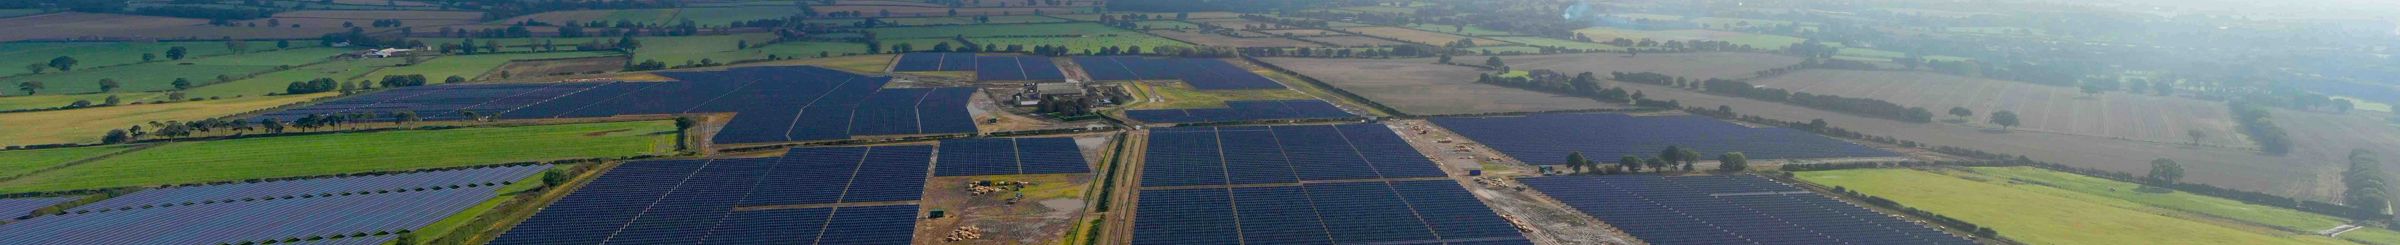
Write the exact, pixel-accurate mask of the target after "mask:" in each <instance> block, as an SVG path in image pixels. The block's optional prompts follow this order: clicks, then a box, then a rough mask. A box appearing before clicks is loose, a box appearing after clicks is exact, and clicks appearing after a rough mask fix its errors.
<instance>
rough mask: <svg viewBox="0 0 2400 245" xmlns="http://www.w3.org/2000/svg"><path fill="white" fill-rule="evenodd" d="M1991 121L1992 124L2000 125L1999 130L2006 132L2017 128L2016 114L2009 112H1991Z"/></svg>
mask: <svg viewBox="0 0 2400 245" xmlns="http://www.w3.org/2000/svg"><path fill="white" fill-rule="evenodd" d="M1991 121H1992V124H1998V125H2000V130H2008V128H2011V127H2016V126H2017V113H2016V112H2010V111H1995V112H1992V120H1991Z"/></svg>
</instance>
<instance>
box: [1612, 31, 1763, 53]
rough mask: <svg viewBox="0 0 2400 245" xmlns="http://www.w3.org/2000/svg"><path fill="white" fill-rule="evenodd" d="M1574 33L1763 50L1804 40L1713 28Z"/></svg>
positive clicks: (1613, 38)
mask: <svg viewBox="0 0 2400 245" xmlns="http://www.w3.org/2000/svg"><path fill="white" fill-rule="evenodd" d="M1575 33H1582V34H1583V35H1584V36H1586V37H1591V38H1592V40H1615V39H1617V38H1624V39H1630V40H1634V41H1641V40H1642V39H1644V38H1648V39H1651V40H1657V41H1659V42H1666V41H1668V40H1686V41H1688V40H1708V41H1726V42H1732V43H1733V44H1735V45H1747V46H1750V47H1751V48H1757V49H1765V50H1774V49H1782V48H1783V47H1784V46H1791V45H1792V44H1797V43H1800V42H1801V41H1804V40H1802V39H1800V38H1798V37H1789V36H1779V35H1767V34H1755V33H1742V32H1730V31H1715V30H1664V31H1648V30H1634V29H1620V28H1609V27H1593V28H1584V29H1582V30H1575Z"/></svg>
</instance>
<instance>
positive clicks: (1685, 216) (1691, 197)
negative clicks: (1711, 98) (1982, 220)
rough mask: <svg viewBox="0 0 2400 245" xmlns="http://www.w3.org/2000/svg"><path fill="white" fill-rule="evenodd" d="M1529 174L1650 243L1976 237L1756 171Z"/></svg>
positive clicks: (1538, 185) (1547, 189)
mask: <svg viewBox="0 0 2400 245" xmlns="http://www.w3.org/2000/svg"><path fill="white" fill-rule="evenodd" d="M1521 181H1522V182H1523V183H1525V185H1526V186H1528V187H1532V188H1534V189H1535V190H1539V191H1541V192H1542V193H1544V194H1546V195H1548V196H1550V197H1551V198H1554V199H1558V200H1559V201H1561V202H1565V203H1566V204H1567V205H1569V206H1573V207H1575V209H1577V210H1579V211H1582V212H1584V213H1586V214H1589V215H1592V217H1595V218H1599V219H1600V220H1601V221H1604V222H1608V223H1609V224H1611V225H1614V226H1616V227H1617V228H1619V229H1623V230H1625V232H1626V233H1628V234H1632V235H1633V236H1634V237H1635V238H1640V239H1642V241H1644V242H1648V243H1650V244H1974V243H1973V242H1970V241H1967V240H1966V239H1963V238H1958V237H1955V236H1950V235H1948V234H1944V233H1942V232H1941V231H1938V230H1934V229H1932V228H1928V227H1925V226H1923V225H1918V224H1915V223H1909V222H1907V221H1902V220H1899V219H1895V218H1892V217H1891V216H1887V215H1883V214H1880V213H1875V212H1874V211H1870V210H1867V209H1865V208H1860V207H1858V206H1852V205H1849V204H1847V203H1842V202H1841V201H1835V200H1833V199H1831V198H1826V197H1824V196H1820V195H1817V194H1815V193H1810V192H1805V191H1801V190H1800V189H1798V188H1793V187H1790V186H1785V185H1783V184H1782V183H1776V182H1775V181H1773V180H1768V179H1766V178H1763V177H1758V176H1753V175H1735V176H1695V177H1661V176H1651V175H1612V176H1558V177H1542V178H1528V179H1522V180H1521ZM1727 194H1733V195H1727Z"/></svg>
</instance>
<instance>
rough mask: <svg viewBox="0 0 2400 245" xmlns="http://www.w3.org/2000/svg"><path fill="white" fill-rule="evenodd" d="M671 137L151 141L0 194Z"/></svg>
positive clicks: (584, 153)
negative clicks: (148, 145) (146, 145)
mask: <svg viewBox="0 0 2400 245" xmlns="http://www.w3.org/2000/svg"><path fill="white" fill-rule="evenodd" d="M674 131H675V125H674V124H673V123H670V122H666V121H645V122H615V123H587V124H565V125H544V126H517V127H489V128H463V129H446V130H409V131H383V132H368V133H342V134H324V135H303V136H281V137H257V138H244V139H230V140H216V141H192V142H171V143H158V144H161V145H158V146H156V147H153V148H150V149H144V150H140V151H135V152H130V153H126V154H123V155H118V156H115V157H109V158H106V159H100V160H96V161H92V162H87V163H83V164H79V165H75V166H72V167H67V168H63V169H59V170H56V171H49V172H43V173H39V174H34V175H29V176H26V177H24V178H18V179H13V180H9V181H0V193H4V192H31V191H59V190H74V189H92V188H108V187H121V186H147V185H162V184H177V183H194V182H211V181H230V180H243V179H253V178H273V177H290V176H309V175H326V174H339V173H356V172H368V171H390V170H408V169H421V168H440V167H456V166H469V165H480V164H498V163H508V162H520V161H541V160H557V159H577V158H614V157H627V156H638V155H650V154H661V153H665V152H668V151H671V150H673V147H674V135H675V133H674ZM14 154H19V152H14V151H8V152H0V157H7V155H14Z"/></svg>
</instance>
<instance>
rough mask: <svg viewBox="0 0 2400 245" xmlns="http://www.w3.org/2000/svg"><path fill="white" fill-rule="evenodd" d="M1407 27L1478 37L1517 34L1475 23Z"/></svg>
mask: <svg viewBox="0 0 2400 245" xmlns="http://www.w3.org/2000/svg"><path fill="white" fill-rule="evenodd" d="M1406 27H1408V29H1417V30H1422V31H1430V32H1440V33H1448V34H1450V35H1460V36H1478V37H1480V36H1506V35H1516V34H1515V33H1509V32H1508V31H1501V30H1492V29H1485V28H1483V27H1480V26H1474V25H1468V26H1465V27H1463V28H1462V27H1460V26H1454V25H1439V24H1423V25H1409V26H1406Z"/></svg>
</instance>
